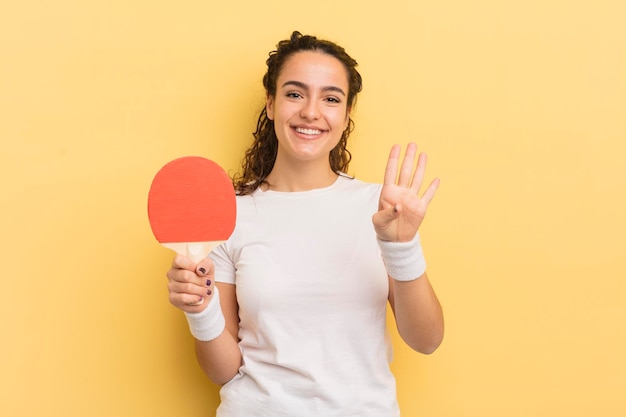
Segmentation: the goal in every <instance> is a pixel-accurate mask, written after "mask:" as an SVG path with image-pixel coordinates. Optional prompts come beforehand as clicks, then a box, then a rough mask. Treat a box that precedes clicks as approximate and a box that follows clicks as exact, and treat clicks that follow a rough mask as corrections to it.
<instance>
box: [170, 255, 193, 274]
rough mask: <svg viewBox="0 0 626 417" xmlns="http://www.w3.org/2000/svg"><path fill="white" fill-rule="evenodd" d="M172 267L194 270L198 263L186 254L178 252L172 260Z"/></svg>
mask: <svg viewBox="0 0 626 417" xmlns="http://www.w3.org/2000/svg"><path fill="white" fill-rule="evenodd" d="M172 268H175V269H186V270H188V271H194V270H195V269H196V263H195V262H194V261H192V260H191V259H189V258H188V257H186V256H184V255H180V254H177V255H176V256H175V257H174V260H173V261H172Z"/></svg>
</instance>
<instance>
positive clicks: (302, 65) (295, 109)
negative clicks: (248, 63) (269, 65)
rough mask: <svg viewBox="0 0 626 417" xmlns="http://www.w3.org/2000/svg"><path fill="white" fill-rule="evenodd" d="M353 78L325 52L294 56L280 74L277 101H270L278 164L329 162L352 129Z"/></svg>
mask: <svg viewBox="0 0 626 417" xmlns="http://www.w3.org/2000/svg"><path fill="white" fill-rule="evenodd" d="M347 95H348V74H347V71H346V69H345V67H344V66H343V64H342V63H341V61H339V60H338V59H337V58H335V57H333V56H331V55H327V54H324V53H321V52H314V51H303V52H298V53H296V54H294V55H292V56H291V57H290V58H289V59H288V60H287V61H285V63H284V64H283V68H282V70H281V73H280V75H279V76H278V80H277V83H276V96H275V97H268V98H267V106H266V110H267V116H268V118H269V119H271V120H273V121H274V128H275V130H276V136H277V138H278V154H277V159H276V161H277V163H278V162H279V161H284V160H291V161H298V162H303V161H319V162H321V161H325V162H326V164H328V155H329V154H330V151H331V150H332V149H333V148H334V147H335V146H337V144H338V143H339V140H340V139H341V135H342V133H343V131H344V130H345V129H346V127H347V126H348V121H349V109H348V108H347V104H346V103H347V101H346V100H347Z"/></svg>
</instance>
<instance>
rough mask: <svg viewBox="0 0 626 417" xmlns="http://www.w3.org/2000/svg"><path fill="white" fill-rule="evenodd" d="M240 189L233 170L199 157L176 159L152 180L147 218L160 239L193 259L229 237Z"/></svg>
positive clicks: (166, 245) (201, 257)
mask: <svg viewBox="0 0 626 417" xmlns="http://www.w3.org/2000/svg"><path fill="white" fill-rule="evenodd" d="M236 214H237V208H236V203H235V190H234V188H233V185H232V182H231V181H230V178H229V177H228V174H226V172H225V171H224V170H223V169H222V168H221V167H220V166H219V165H218V164H216V163H215V162H213V161H211V160H209V159H206V158H202V157H199V156H185V157H182V158H178V159H174V160H173V161H171V162H168V163H167V164H165V166H163V167H162V168H161V169H160V170H159V171H158V172H157V174H156V176H155V177H154V179H153V180H152V185H151V186H150V192H149V194H148V218H149V220H150V227H151V228H152V232H153V233H154V236H155V237H156V239H157V240H158V241H159V242H160V243H161V244H162V245H163V246H165V247H166V248H169V249H172V250H174V251H175V252H176V253H179V254H181V255H185V256H187V257H189V258H190V259H191V260H193V261H194V262H199V261H200V260H201V259H203V258H205V257H206V256H207V255H208V254H209V252H211V250H213V248H215V247H217V246H219V245H220V244H221V243H223V242H224V241H225V240H226V239H228V238H229V237H230V235H231V234H232V232H233V229H234V228H235V217H236Z"/></svg>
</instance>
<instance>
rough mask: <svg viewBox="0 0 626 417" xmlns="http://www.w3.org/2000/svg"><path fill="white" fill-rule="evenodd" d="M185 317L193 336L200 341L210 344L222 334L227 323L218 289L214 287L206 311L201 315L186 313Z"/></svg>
mask: <svg viewBox="0 0 626 417" xmlns="http://www.w3.org/2000/svg"><path fill="white" fill-rule="evenodd" d="M185 317H186V318H187V323H188V324H189V330H190V332H191V334H192V335H193V337H195V338H196V339H198V340H200V341H203V342H208V341H211V340H213V339H215V338H217V337H218V336H219V335H220V334H222V332H223V331H224V328H225V327H226V321H225V319H224V314H223V313H222V307H221V305H220V294H219V291H218V289H217V287H214V291H213V296H212V297H211V300H209V303H208V304H207V306H206V308H205V309H204V310H202V311H201V312H199V313H187V312H185Z"/></svg>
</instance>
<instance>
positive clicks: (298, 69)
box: [278, 51, 348, 91]
mask: <svg viewBox="0 0 626 417" xmlns="http://www.w3.org/2000/svg"><path fill="white" fill-rule="evenodd" d="M286 81H300V82H303V83H305V84H307V85H310V86H336V87H340V88H342V89H344V91H347V88H348V71H347V70H346V68H345V66H344V65H343V63H342V62H341V61H339V60H338V59H337V58H335V57H334V56H332V55H328V54H325V53H323V52H318V51H302V52H296V53H295V54H293V55H292V56H290V57H289V58H288V59H287V60H286V61H285V63H284V64H283V67H282V69H281V71H280V74H279V75H278V87H280V86H282V85H283V83H284V82H286Z"/></svg>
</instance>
